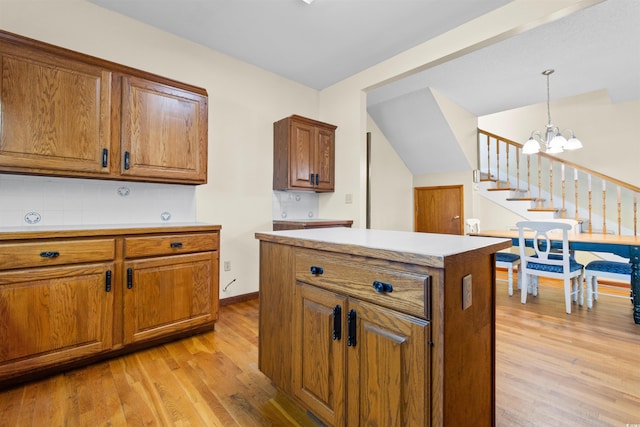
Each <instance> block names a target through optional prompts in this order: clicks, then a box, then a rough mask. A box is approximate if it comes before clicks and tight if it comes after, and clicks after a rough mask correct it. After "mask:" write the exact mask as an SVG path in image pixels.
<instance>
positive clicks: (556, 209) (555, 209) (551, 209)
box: [527, 208, 566, 212]
mask: <svg viewBox="0 0 640 427" xmlns="http://www.w3.org/2000/svg"><path fill="white" fill-rule="evenodd" d="M527 210H528V211H529V212H562V211H563V210H566V209H562V208H530V209H527Z"/></svg>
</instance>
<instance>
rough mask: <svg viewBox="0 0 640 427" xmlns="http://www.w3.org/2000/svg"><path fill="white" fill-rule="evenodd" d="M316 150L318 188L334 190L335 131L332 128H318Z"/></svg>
mask: <svg viewBox="0 0 640 427" xmlns="http://www.w3.org/2000/svg"><path fill="white" fill-rule="evenodd" d="M317 131H318V136H317V141H318V143H317V145H316V152H315V156H314V157H315V160H316V161H315V168H316V170H315V173H316V174H317V175H318V178H317V179H316V181H317V182H316V187H317V190H328V191H333V188H334V176H335V152H334V151H335V133H334V131H333V130H331V129H324V128H318V130H317Z"/></svg>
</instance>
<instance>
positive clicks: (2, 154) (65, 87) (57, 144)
mask: <svg viewBox="0 0 640 427" xmlns="http://www.w3.org/2000/svg"><path fill="white" fill-rule="evenodd" d="M0 82H1V83H0V84H1V87H0V105H1V106H2V113H1V115H0V120H1V122H0V170H4V171H16V172H23V171H29V172H33V173H52V174H65V175H68V174H73V173H76V172H79V173H82V174H85V175H86V174H89V175H93V174H108V173H109V172H110V167H109V163H110V162H109V161H108V151H104V150H108V148H109V143H110V113H111V112H110V109H111V104H110V99H111V95H110V91H111V72H110V71H108V70H105V69H104V68H102V67H100V66H96V65H92V64H86V63H83V62H79V61H74V60H72V59H62V58H56V57H53V56H52V55H48V54H46V53H44V52H41V51H39V50H37V49H29V48H27V49H24V48H23V49H18V48H16V47H15V46H14V45H11V44H8V43H7V44H5V43H2V42H0Z"/></svg>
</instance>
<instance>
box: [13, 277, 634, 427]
mask: <svg viewBox="0 0 640 427" xmlns="http://www.w3.org/2000/svg"><path fill="white" fill-rule="evenodd" d="M499 277H500V276H499ZM498 287H499V292H498V295H499V296H498V307H497V325H496V337H497V345H496V355H497V356H496V358H497V361H496V365H497V378H496V391H497V399H496V400H497V402H496V421H497V425H498V426H545V427H546V426H572V427H573V426H627V425H630V424H634V423H635V424H640V326H638V325H635V324H634V323H633V320H632V317H631V304H630V303H629V301H628V300H622V299H616V298H611V297H605V296H602V297H601V298H600V300H599V301H598V302H596V303H595V305H594V308H593V309H592V310H586V309H585V308H579V307H578V306H577V305H574V313H573V314H571V315H570V316H568V315H565V314H564V302H563V297H562V293H561V290H560V287H559V286H558V285H557V284H555V283H551V284H549V283H546V282H542V283H541V285H540V295H539V296H538V297H537V298H532V299H530V300H529V302H528V303H527V304H526V305H522V304H520V301H519V298H518V296H517V295H514V296H513V297H508V296H507V295H506V282H503V281H499V282H498ZM257 316H258V304H257V301H249V302H245V303H240V304H235V305H231V306H227V307H223V308H222V309H221V313H220V318H221V320H220V322H219V323H218V324H217V326H216V331H215V332H211V333H206V334H202V335H199V336H194V337H191V338H186V339H183V340H181V341H177V342H173V343H169V344H166V345H162V346H158V347H155V348H152V349H148V350H144V351H141V352H138V353H135V354H130V355H127V356H123V357H120V358H117V359H112V360H109V361H105V362H101V363H97V364H95V365H92V366H89V367H86V368H81V369H77V370H74V371H71V372H67V373H65V374H62V375H57V376H55V377H51V378H48V379H45V380H42V381H38V382H33V383H29V384H26V385H23V386H18V387H15V388H13V389H9V390H4V391H0V426H2V427H4V426H7V427H9V426H10V427H15V426H47V427H49V426H124V425H129V426H142V425H145V426H174V425H175V426H189V425H190V426H225V427H226V426H243V427H244V426H313V425H315V424H314V423H313V421H312V420H311V419H310V418H308V417H307V416H306V414H305V413H304V412H303V411H301V410H300V409H298V408H297V407H296V406H295V405H293V404H292V403H291V402H290V401H288V400H287V399H286V398H285V397H283V396H281V395H279V394H278V393H277V392H276V391H275V390H274V389H273V387H272V386H271V385H270V383H269V381H268V380H267V379H266V378H265V377H264V376H263V375H262V374H261V373H260V372H259V371H258V368H257V351H258V350H257V344H258V339H257V333H258V329H257V323H258V322H257Z"/></svg>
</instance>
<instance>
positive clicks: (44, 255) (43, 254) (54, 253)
mask: <svg viewBox="0 0 640 427" xmlns="http://www.w3.org/2000/svg"><path fill="white" fill-rule="evenodd" d="M40 256H41V257H42V258H57V257H59V256H60V252H57V251H45V252H40Z"/></svg>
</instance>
